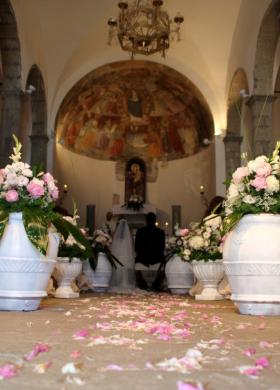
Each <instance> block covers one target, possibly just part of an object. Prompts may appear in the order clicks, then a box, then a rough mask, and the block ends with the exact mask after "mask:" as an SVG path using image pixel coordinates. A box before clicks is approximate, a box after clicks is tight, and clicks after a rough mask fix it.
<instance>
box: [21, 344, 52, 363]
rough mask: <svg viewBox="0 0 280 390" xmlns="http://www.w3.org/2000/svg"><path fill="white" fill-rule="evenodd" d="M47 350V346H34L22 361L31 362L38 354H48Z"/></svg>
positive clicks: (48, 348) (48, 347)
mask: <svg viewBox="0 0 280 390" xmlns="http://www.w3.org/2000/svg"><path fill="white" fill-rule="evenodd" d="M49 350H50V346H49V345H47V344H36V345H35V347H34V348H33V350H32V351H31V352H29V353H28V354H26V355H24V359H25V360H27V361H29V360H32V359H34V358H35V357H36V356H37V355H39V353H42V352H48V351H49Z"/></svg>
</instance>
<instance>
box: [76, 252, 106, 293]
mask: <svg viewBox="0 0 280 390" xmlns="http://www.w3.org/2000/svg"><path fill="white" fill-rule="evenodd" d="M83 272H84V274H85V275H86V277H87V280H88V285H89V287H90V288H92V289H93V290H94V291H96V292H105V291H107V290H108V288H109V287H110V281H111V278H112V273H113V268H112V265H111V263H110V261H109V260H108V258H107V256H106V254H105V253H103V252H99V253H98V258H97V266H96V268H95V270H93V269H92V268H91V265H90V263H89V260H86V261H84V262H83Z"/></svg>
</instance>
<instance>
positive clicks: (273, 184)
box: [266, 175, 279, 193]
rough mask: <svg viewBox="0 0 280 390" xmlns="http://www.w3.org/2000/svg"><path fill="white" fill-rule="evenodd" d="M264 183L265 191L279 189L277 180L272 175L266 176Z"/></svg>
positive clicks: (270, 191)
mask: <svg viewBox="0 0 280 390" xmlns="http://www.w3.org/2000/svg"><path fill="white" fill-rule="evenodd" d="M266 184H267V188H266V192H269V193H272V192H277V191H279V180H278V179H277V178H276V177H275V176H274V175H270V176H268V177H267V178H266Z"/></svg>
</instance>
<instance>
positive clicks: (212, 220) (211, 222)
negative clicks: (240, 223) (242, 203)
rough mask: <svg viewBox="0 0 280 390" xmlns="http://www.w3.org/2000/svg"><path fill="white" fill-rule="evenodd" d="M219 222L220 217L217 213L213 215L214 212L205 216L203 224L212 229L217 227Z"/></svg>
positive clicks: (220, 221) (220, 220)
mask: <svg viewBox="0 0 280 390" xmlns="http://www.w3.org/2000/svg"><path fill="white" fill-rule="evenodd" d="M221 223H222V218H221V217H220V216H219V215H217V216H216V217H214V214H211V215H210V216H209V217H207V218H205V225H206V226H209V227H210V228H212V229H218V228H219V226H220V225H221Z"/></svg>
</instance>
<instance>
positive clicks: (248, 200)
mask: <svg viewBox="0 0 280 390" xmlns="http://www.w3.org/2000/svg"><path fill="white" fill-rule="evenodd" d="M257 200H258V199H257V198H256V197H255V196H252V195H245V196H244V197H243V202H244V203H249V204H254V203H256V202H257Z"/></svg>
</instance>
